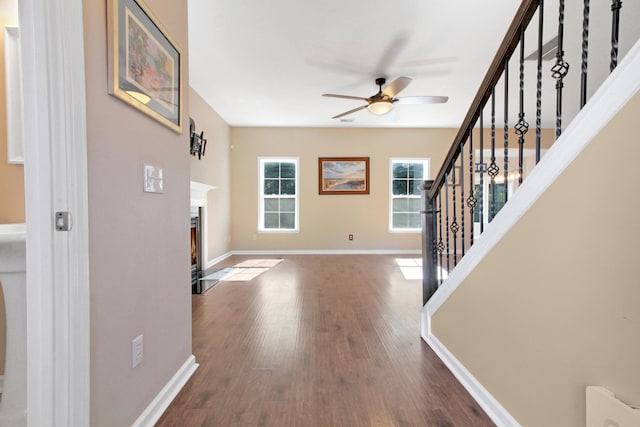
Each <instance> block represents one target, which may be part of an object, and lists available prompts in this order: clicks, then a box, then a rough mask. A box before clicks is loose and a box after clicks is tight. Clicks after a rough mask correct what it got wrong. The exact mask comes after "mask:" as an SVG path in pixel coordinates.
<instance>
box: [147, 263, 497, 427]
mask: <svg viewBox="0 0 640 427" xmlns="http://www.w3.org/2000/svg"><path fill="white" fill-rule="evenodd" d="M248 258H260V257H239V256H234V257H231V258H229V259H227V260H225V261H224V262H223V263H221V264H218V265H216V268H221V267H227V266H232V265H234V264H236V263H239V262H241V261H244V260H245V259H248ZM263 258H264V257H263ZM283 258H284V261H283V262H281V263H280V264H278V265H277V266H275V267H273V268H272V269H270V270H269V271H267V272H265V273H263V274H261V275H260V276H258V277H256V278H255V279H253V280H251V281H248V282H221V283H220V284H218V285H216V286H215V287H214V288H213V289H212V290H210V291H209V292H208V293H206V294H205V295H194V296H193V352H194V354H195V356H196V360H197V362H198V363H200V368H199V369H198V370H197V371H196V372H195V374H194V375H193V377H192V378H191V379H190V380H189V382H188V383H187V384H186V385H185V387H184V388H183V390H182V391H181V392H180V393H179V394H178V396H177V397H176V399H175V400H174V401H173V402H172V404H171V405H170V407H169V408H168V409H167V411H166V412H165V414H164V415H163V416H162V418H161V419H160V420H159V422H158V423H157V426H159V427H166V426H189V427H191V426H206V427H209V426H224V427H227V426H278V427H280V426H283V427H287V426H296V427H297V426H321V427H325V426H326V427H333V426H345V427H352V426H356V427H357V426H363V427H364V426H367V427H368V426H376V427H386V426H398V427H400V426H439V427H451V426H455V427H457V426H473V427H478V426H493V425H494V424H493V423H492V422H491V420H490V419H489V418H488V417H487V415H486V414H485V413H484V412H483V411H482V409H481V408H480V407H479V406H478V405H477V404H476V403H475V402H474V401H473V399H472V398H471V397H470V396H469V395H468V393H467V392H466V391H465V390H464V389H463V388H462V386H461V385H460V384H459V383H458V382H457V380H456V379H455V377H454V376H453V375H452V374H451V372H449V370H448V369H447V368H446V367H445V366H444V364H443V363H442V362H441V361H440V360H439V359H438V357H437V356H436V355H435V354H434V353H433V351H432V350H431V349H430V348H429V346H427V345H426V344H425V343H424V342H423V341H422V339H421V338H420V310H421V302H422V288H421V286H422V284H421V281H420V280H406V279H404V277H403V275H402V273H401V272H400V269H399V267H398V265H397V264H396V262H395V258H396V257H394V256H389V255H348V256H344V255H296V256H283ZM405 258H407V257H406V256H405Z"/></svg>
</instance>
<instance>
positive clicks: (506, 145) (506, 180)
mask: <svg viewBox="0 0 640 427" xmlns="http://www.w3.org/2000/svg"><path fill="white" fill-rule="evenodd" d="M503 160H504V170H503V171H502V172H503V176H504V184H503V185H504V202H505V203H507V200H508V199H509V58H507V59H506V60H505V61H504V159H503ZM503 206H504V205H503ZM501 208H502V207H501Z"/></svg>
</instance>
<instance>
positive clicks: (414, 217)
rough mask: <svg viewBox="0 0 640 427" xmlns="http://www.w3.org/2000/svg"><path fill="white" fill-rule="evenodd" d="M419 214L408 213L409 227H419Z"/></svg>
mask: <svg viewBox="0 0 640 427" xmlns="http://www.w3.org/2000/svg"><path fill="white" fill-rule="evenodd" d="M420 227H421V224H420V214H419V213H411V214H409V228H420Z"/></svg>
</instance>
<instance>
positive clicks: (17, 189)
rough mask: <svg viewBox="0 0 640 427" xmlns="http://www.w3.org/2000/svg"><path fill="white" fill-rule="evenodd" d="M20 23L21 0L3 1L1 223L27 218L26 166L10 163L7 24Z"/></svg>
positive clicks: (0, 22)
mask: <svg viewBox="0 0 640 427" xmlns="http://www.w3.org/2000/svg"><path fill="white" fill-rule="evenodd" d="M17 25H18V1H17V0H3V1H2V2H0V224H9V223H16V222H24V221H25V216H24V166H22V165H16V164H9V163H7V105H6V92H5V72H4V69H5V68H4V67H5V64H4V27H5V26H17ZM3 317H4V316H3Z"/></svg>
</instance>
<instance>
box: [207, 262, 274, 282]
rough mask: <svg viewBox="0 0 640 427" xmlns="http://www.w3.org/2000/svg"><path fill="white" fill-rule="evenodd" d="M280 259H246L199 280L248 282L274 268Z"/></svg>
mask: <svg viewBox="0 0 640 427" xmlns="http://www.w3.org/2000/svg"><path fill="white" fill-rule="evenodd" d="M282 261H283V260H282V259H248V260H246V261H242V262H241V263H238V264H236V265H234V266H233V267H230V268H223V269H221V270H218V271H215V272H213V273H211V274H209V275H208V276H205V277H203V278H202V279H200V280H216V281H219V282H248V281H249V280H251V279H254V278H255V277H257V276H259V275H260V274H262V273H264V272H265V271H268V270H269V269H270V268H271V267H275V266H276V265H278V264H279V263H280V262H282Z"/></svg>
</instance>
